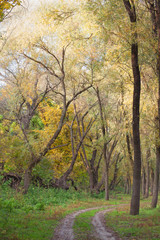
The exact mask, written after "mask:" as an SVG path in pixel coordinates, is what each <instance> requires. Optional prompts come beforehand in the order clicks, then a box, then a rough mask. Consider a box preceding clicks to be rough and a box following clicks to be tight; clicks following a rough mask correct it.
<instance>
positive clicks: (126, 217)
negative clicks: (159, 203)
mask: <svg viewBox="0 0 160 240" xmlns="http://www.w3.org/2000/svg"><path fill="white" fill-rule="evenodd" d="M130 197H131V196H129V195H126V194H122V193H120V192H111V195H110V201H105V200H104V193H103V192H102V193H100V194H98V195H93V194H92V195H91V194H90V193H88V192H85V191H81V192H78V191H74V190H71V191H70V190H69V191H63V190H55V189H42V188H37V187H32V188H30V190H29V192H28V194H27V195H23V194H21V192H16V191H14V190H12V189H10V188H8V187H7V186H0V240H37V239H38V240H51V239H52V240H73V239H74V240H107V239H108V240H120V239H122V240H159V239H160V208H159V207H157V208H156V209H151V207H150V203H151V197H150V198H148V199H141V209H140V214H139V216H131V215H130V214H129V207H130Z"/></svg>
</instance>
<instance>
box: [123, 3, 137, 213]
mask: <svg viewBox="0 0 160 240" xmlns="http://www.w3.org/2000/svg"><path fill="white" fill-rule="evenodd" d="M123 2H124V6H125V8H126V10H127V12H128V15H129V18H130V22H131V31H132V44H131V61H132V71H133V77H134V92H133V125H132V127H133V146H134V167H133V191H132V199H131V206H130V214H131V215H138V214H139V207H140V184H141V147H140V132H139V106H140V91H141V77H140V70H139V63H138V40H137V28H136V23H137V16H136V9H135V4H134V1H131V3H130V1H129V0H123Z"/></svg>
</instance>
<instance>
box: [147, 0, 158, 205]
mask: <svg viewBox="0 0 160 240" xmlns="http://www.w3.org/2000/svg"><path fill="white" fill-rule="evenodd" d="M147 2H148V4H149V7H150V13H151V21H152V26H153V27H152V28H153V36H154V37H155V38H156V39H157V43H158V48H157V77H158V119H157V120H158V124H157V127H158V137H157V138H158V140H160V0H148V1H147ZM157 142H158V143H157ZM159 168H160V144H159V141H157V140H156V169H155V177H154V184H153V198H152V203H151V206H152V207H153V208H155V207H156V206H157V201H158V188H159V181H158V179H159Z"/></svg>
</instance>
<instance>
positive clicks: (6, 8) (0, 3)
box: [0, 0, 21, 21]
mask: <svg viewBox="0 0 160 240" xmlns="http://www.w3.org/2000/svg"><path fill="white" fill-rule="evenodd" d="M20 4H21V0H9V1H6V0H0V21H3V20H4V19H5V18H7V17H8V15H9V14H10V13H11V11H12V10H13V8H15V7H16V6H18V5H20Z"/></svg>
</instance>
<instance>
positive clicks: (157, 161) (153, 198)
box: [151, 147, 160, 208]
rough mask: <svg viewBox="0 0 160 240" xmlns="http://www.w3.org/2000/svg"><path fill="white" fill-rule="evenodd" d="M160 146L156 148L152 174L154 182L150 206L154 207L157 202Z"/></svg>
mask: <svg viewBox="0 0 160 240" xmlns="http://www.w3.org/2000/svg"><path fill="white" fill-rule="evenodd" d="M159 159H160V147H157V149H156V168H155V174H154V183H153V197H152V203H151V207H152V208H156V206H157V202H158V188H159V166H160V161H159Z"/></svg>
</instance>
